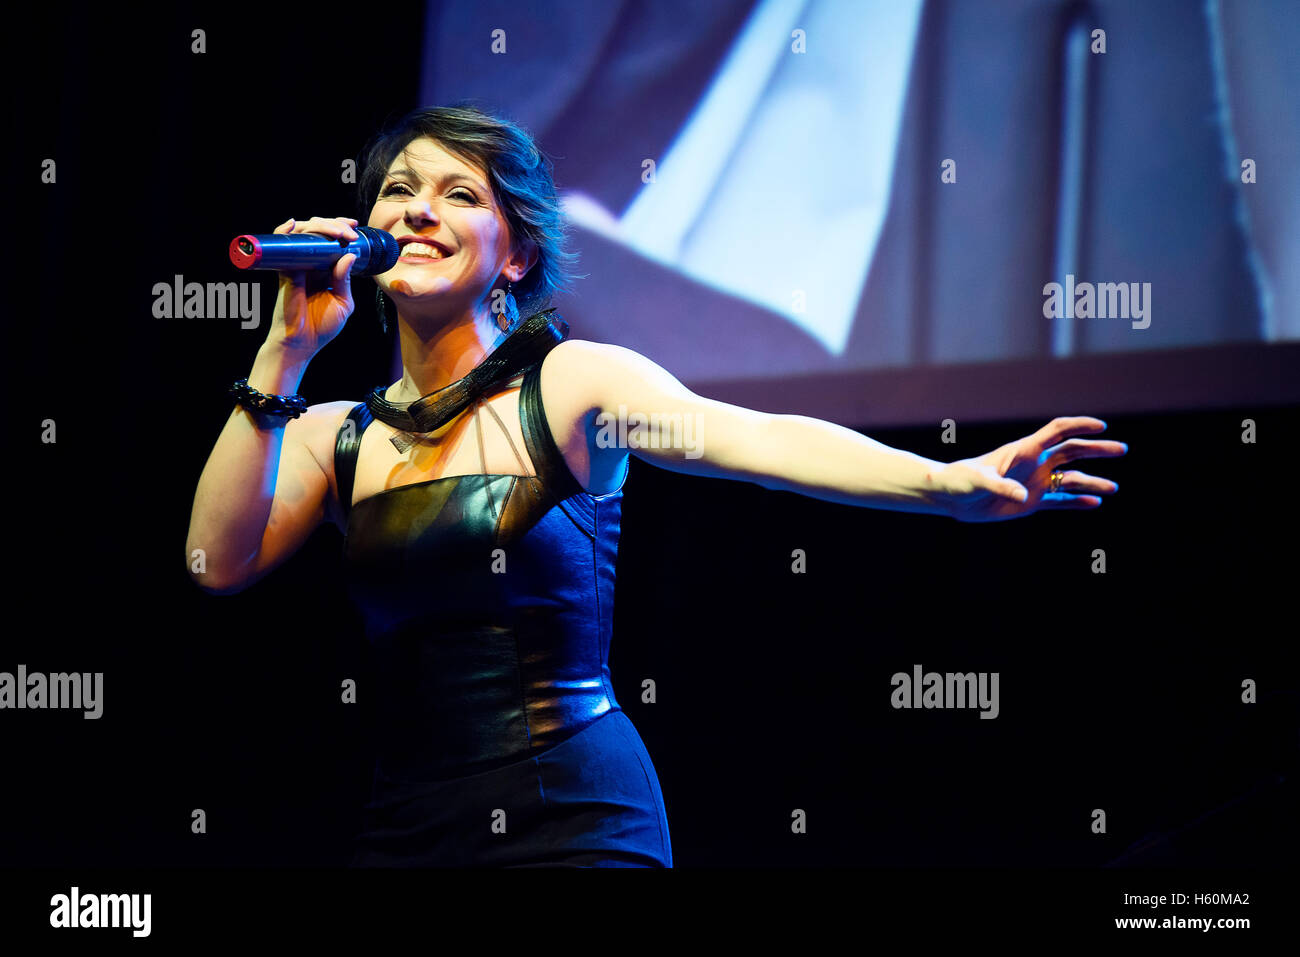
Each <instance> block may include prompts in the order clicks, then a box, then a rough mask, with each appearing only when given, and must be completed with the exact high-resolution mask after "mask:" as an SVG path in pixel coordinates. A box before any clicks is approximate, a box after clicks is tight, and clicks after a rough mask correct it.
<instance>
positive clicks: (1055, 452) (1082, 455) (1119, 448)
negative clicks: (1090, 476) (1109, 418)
mask: <svg viewBox="0 0 1300 957" xmlns="http://www.w3.org/2000/svg"><path fill="white" fill-rule="evenodd" d="M1127 452H1128V445H1126V444H1125V443H1123V442H1116V441H1113V440H1111V439H1067V440H1066V441H1064V442H1062V443H1061V444H1060V445H1055V446H1052V447H1051V448H1049V449H1047V450H1046V451H1044V452H1043V454H1042V456H1041V457H1040V458H1039V461H1040V462H1049V461H1050V462H1051V463H1052V464H1053V466H1057V465H1064V464H1065V463H1066V462H1073V461H1074V460H1075V459H1113V458H1118V457H1119V456H1121V455H1125V454H1127Z"/></svg>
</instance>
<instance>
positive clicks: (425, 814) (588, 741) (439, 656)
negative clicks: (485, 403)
mask: <svg viewBox="0 0 1300 957" xmlns="http://www.w3.org/2000/svg"><path fill="white" fill-rule="evenodd" d="M541 366H542V363H541V361H538V362H537V363H535V364H534V365H533V366H531V367H529V369H528V370H527V371H526V372H525V374H524V380H523V385H522V389H521V391H520V397H519V415H520V425H521V430H522V434H523V436H524V440H525V444H526V446H527V449H528V455H529V458H530V459H531V460H532V462H533V463H535V465H536V469H537V473H538V474H537V475H536V476H528V475H525V474H522V473H526V472H528V471H530V469H529V468H528V467H527V466H526V465H525V464H524V463H523V461H522V459H521V460H520V466H521V468H520V472H521V474H519V475H502V474H491V475H489V474H476V475H455V476H446V477H443V478H439V479H433V480H431V481H425V482H417V483H415V484H412V485H404V486H399V487H397V488H392V489H388V490H385V491H383V492H380V493H379V494H377V495H373V496H371V497H368V498H366V499H363V500H362V501H360V502H357V503H356V506H355V507H352V508H348V503H350V502H351V499H352V490H353V485H354V477H355V474H356V457H357V451H358V449H359V447H360V442H361V436H362V434H363V432H364V431H365V428H366V426H368V425H369V424H370V421H371V413H370V411H369V409H367V408H366V406H365V405H364V404H360V405H358V406H356V407H355V408H353V409H352V411H351V413H350V414H349V416H348V420H347V421H345V423H344V426H343V428H341V429H340V431H339V436H338V442H337V444H336V448H335V469H336V475H337V478H338V487H339V498H340V501H341V502H343V503H344V508H345V514H346V515H347V532H346V536H345V544H344V562H345V566H346V575H347V581H348V591H349V595H350V598H351V600H352V601H353V602H354V603H355V604H356V606H357V608H358V609H359V610H360V612H361V614H362V617H363V619H364V622H365V629H366V638H367V641H368V644H369V647H370V649H371V652H372V655H373V659H372V660H373V662H374V666H375V674H376V677H377V687H374V688H371V689H369V692H368V693H369V694H371V695H372V696H373V697H372V699H371V700H372V701H373V702H374V704H375V708H376V717H377V731H378V740H377V743H376V747H377V760H376V766H375V773H374V782H373V791H372V796H371V801H370V803H368V804H367V805H366V807H365V809H364V812H363V825H362V830H361V833H360V834H359V835H358V836H357V838H356V845H355V853H354V856H353V858H352V865H353V866H362V867H364V866H393V867H397V866H432V867H506V866H542V865H559V866H563V865H577V866H649V867H671V866H672V851H671V846H670V840H669V834H668V820H667V816H666V814H665V811H664V803H663V795H662V794H661V792H660V788H659V780H658V777H657V775H656V773H655V768H654V765H653V764H652V763H651V760H650V755H649V754H648V753H647V751H646V748H645V745H644V743H643V742H642V740H641V737H640V735H639V734H638V733H637V731H636V728H635V727H633V725H632V722H631V721H630V720H629V719H628V717H627V716H626V715H625V714H624V713H623V711H622V709H621V708H620V707H619V704H618V702H617V701H616V700H615V698H614V689H613V686H612V684H611V682H610V673H609V665H608V660H609V644H610V637H611V632H612V626H613V614H614V601H613V600H614V573H615V558H616V555H617V552H618V538H619V522H620V514H621V506H622V497H623V492H622V489H621V488H620V489H619V490H618V491H617V492H614V493H612V494H610V495H605V496H601V497H599V498H597V497H595V496H592V495H591V494H590V493H588V492H586V491H585V490H584V489H583V488H582V487H581V486H580V485H579V484H578V482H577V480H576V479H575V478H574V477H573V474H572V473H571V472H570V471H569V469H568V466H567V465H566V464H565V462H564V459H563V457H562V456H561V454H560V451H559V449H558V448H557V447H556V444H555V441H554V439H553V437H552V435H551V431H550V428H549V426H548V424H547V422H546V419H545V414H544V412H543V410H542V402H541V389H540V373H541ZM348 421H350V422H351V423H352V426H351V428H349V427H348V425H347V422H348ZM507 437H508V433H507ZM512 446H513V443H512ZM515 454H516V456H518V450H516V452H515ZM361 693H363V694H365V693H367V690H366V689H362V692H361Z"/></svg>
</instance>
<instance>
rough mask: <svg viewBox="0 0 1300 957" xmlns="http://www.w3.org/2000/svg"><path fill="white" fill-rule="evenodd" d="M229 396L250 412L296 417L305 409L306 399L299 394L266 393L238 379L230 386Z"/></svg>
mask: <svg viewBox="0 0 1300 957" xmlns="http://www.w3.org/2000/svg"><path fill="white" fill-rule="evenodd" d="M229 392H230V397H231V398H232V399H234V400H235V401H236V402H238V403H239V404H240V405H242V406H243V407H244V408H245V409H248V410H249V411H250V412H265V413H266V414H267V415H281V416H286V417H287V418H290V419H296V418H298V416H300V415H302V414H303V413H304V412H306V411H307V400H306V399H304V398H303V397H302V396H300V395H267V394H266V393H264V392H258V391H257V390H256V389H254V388H252V387H251V386H249V384H248V380H247V379H239V380H238V381H236V382H235V383H234V384H233V385H232V386H231V387H230V390H229Z"/></svg>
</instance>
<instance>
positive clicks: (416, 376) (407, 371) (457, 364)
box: [387, 312, 505, 402]
mask: <svg viewBox="0 0 1300 957" xmlns="http://www.w3.org/2000/svg"><path fill="white" fill-rule="evenodd" d="M397 328H398V333H399V336H400V341H401V352H402V379H401V381H400V382H399V383H397V385H396V386H395V387H393V388H390V389H389V390H388V393H389V394H388V396H387V398H388V401H390V402H414V401H415V400H416V399H418V398H420V397H421V396H425V395H428V394H429V393H431V392H437V391H438V390H440V389H445V388H446V387H447V386H449V385H451V383H453V382H456V381H457V380H459V379H463V378H464V377H465V376H467V375H469V374H470V372H472V371H473V369H474V367H475V366H477V365H478V364H479V363H481V362H482V361H483V360H484V359H485V358H487V357H488V355H490V354H491V353H492V351H493V350H495V349H496V348H497V347H498V346H499V345H500V344H501V343H502V341H504V339H505V336H504V334H503V333H502V332H501V330H500V329H498V328H497V326H496V324H495V323H494V322H492V321H491V318H490V316H488V317H485V316H479V315H471V316H468V317H465V318H463V319H461V320H460V321H457V322H453V323H448V324H446V325H440V326H437V327H435V328H433V329H432V330H431V331H429V332H428V333H421V332H419V331H417V330H416V329H414V328H413V327H412V326H411V324H410V323H409V322H407V321H405V320H404V319H403V318H402V317H401V313H400V312H399V313H398V324H397Z"/></svg>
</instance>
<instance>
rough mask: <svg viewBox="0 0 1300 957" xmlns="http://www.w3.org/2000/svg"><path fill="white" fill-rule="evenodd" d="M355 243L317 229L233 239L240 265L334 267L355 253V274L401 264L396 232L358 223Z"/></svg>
mask: <svg viewBox="0 0 1300 957" xmlns="http://www.w3.org/2000/svg"><path fill="white" fill-rule="evenodd" d="M356 233H357V238H356V239H355V240H353V241H352V242H351V243H346V242H345V241H344V240H341V239H330V238H329V237H328V236H317V235H315V234H314V233H259V234H257V235H253V234H252V233H245V234H244V235H242V236H236V237H235V238H234V239H232V240H231V241H230V261H231V262H232V263H234V264H235V265H236V266H238V267H239V268H240V269H274V270H277V271H281V272H292V271H293V270H295V269H306V270H314V269H333V268H334V264H335V263H337V262H338V261H339V260H340V259H342V258H343V257H344V256H346V255H347V254H348V253H354V254H355V255H356V257H357V258H356V260H355V261H354V262H353V263H352V268H351V269H349V270H348V274H349V275H351V276H377V275H379V273H382V272H388V270H390V269H392V268H393V267H394V266H396V265H397V259H398V257H399V256H401V254H402V250H401V247H400V246H398V245H397V240H396V239H394V238H393V234H392V233H390V232H388V231H386V230H383V229H375V228H374V227H373V226H358V227H356Z"/></svg>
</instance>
